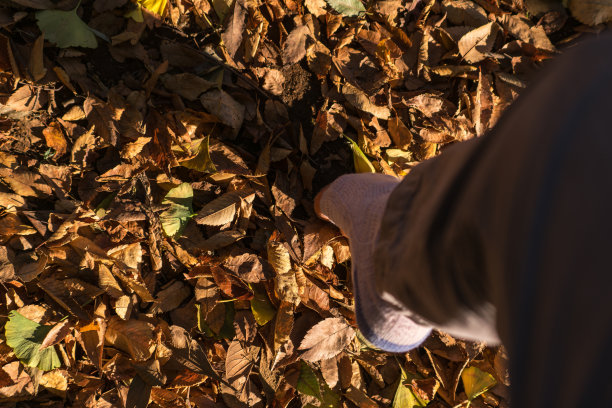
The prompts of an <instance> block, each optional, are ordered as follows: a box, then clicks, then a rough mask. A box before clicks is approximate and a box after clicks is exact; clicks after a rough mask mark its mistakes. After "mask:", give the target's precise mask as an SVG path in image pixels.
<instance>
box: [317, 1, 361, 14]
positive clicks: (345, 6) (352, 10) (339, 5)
mask: <svg viewBox="0 0 612 408" xmlns="http://www.w3.org/2000/svg"><path fill="white" fill-rule="evenodd" d="M325 1H327V4H329V5H330V6H331V8H333V9H334V10H336V11H337V12H338V13H340V14H344V15H345V16H356V15H358V14H360V13H364V12H365V11H366V9H365V7H363V3H361V1H359V0H325Z"/></svg>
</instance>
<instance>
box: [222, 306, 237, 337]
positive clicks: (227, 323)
mask: <svg viewBox="0 0 612 408" xmlns="http://www.w3.org/2000/svg"><path fill="white" fill-rule="evenodd" d="M235 316H236V309H235V308H234V302H228V303H226V304H225V320H224V321H223V326H221V329H219V333H218V334H217V338H219V339H231V338H232V337H234V336H235V335H236V329H234V317H235Z"/></svg>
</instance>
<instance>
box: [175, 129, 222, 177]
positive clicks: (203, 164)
mask: <svg viewBox="0 0 612 408" xmlns="http://www.w3.org/2000/svg"><path fill="white" fill-rule="evenodd" d="M208 140H209V137H208V136H206V137H205V138H204V139H203V140H202V142H200V146H198V153H197V154H196V155H195V156H194V157H192V158H191V159H189V160H185V161H184V162H181V166H183V167H187V168H188V169H192V170H197V171H201V172H202V173H216V172H217V169H216V168H215V164H214V163H213V161H212V160H211V158H210V152H209V151H208Z"/></svg>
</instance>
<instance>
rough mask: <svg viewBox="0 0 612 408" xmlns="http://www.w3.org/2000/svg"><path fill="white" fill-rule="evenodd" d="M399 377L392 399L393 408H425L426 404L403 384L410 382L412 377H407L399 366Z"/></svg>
mask: <svg viewBox="0 0 612 408" xmlns="http://www.w3.org/2000/svg"><path fill="white" fill-rule="evenodd" d="M400 370H401V375H400V380H399V384H398V385H397V390H396V391H395V396H394V397H393V405H392V407H393V408H416V407H425V406H427V402H425V401H421V400H420V399H419V398H417V396H416V395H415V394H414V391H412V388H410V387H409V386H407V385H406V384H405V383H406V382H408V381H409V380H411V379H412V378H410V377H413V376H409V375H408V373H406V371H404V369H403V368H402V367H401V366H400Z"/></svg>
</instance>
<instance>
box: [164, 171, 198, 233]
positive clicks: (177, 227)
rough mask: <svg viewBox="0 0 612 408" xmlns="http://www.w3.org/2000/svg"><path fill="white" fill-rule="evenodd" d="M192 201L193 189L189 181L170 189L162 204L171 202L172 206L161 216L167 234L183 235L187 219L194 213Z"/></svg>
mask: <svg viewBox="0 0 612 408" xmlns="http://www.w3.org/2000/svg"><path fill="white" fill-rule="evenodd" d="M192 201H193V189H192V188H191V185H190V184H189V183H182V184H180V185H179V186H177V187H174V188H172V189H170V191H168V194H166V197H164V200H163V201H162V204H165V205H167V204H169V205H170V208H168V209H167V210H165V211H164V212H162V213H161V214H160V216H159V218H160V221H161V223H162V227H163V229H164V232H165V233H166V235H167V236H169V237H178V236H180V235H181V233H182V232H183V230H184V229H185V226H186V225H187V221H189V219H190V218H191V216H192V215H193V208H192V206H191V203H192Z"/></svg>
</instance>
